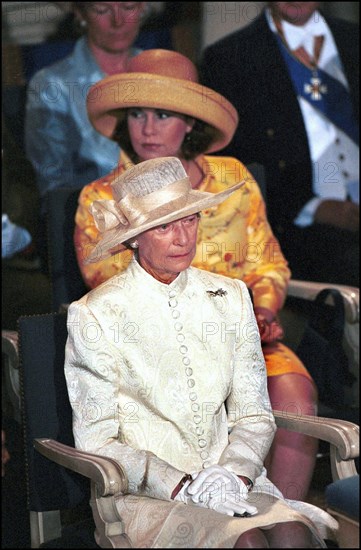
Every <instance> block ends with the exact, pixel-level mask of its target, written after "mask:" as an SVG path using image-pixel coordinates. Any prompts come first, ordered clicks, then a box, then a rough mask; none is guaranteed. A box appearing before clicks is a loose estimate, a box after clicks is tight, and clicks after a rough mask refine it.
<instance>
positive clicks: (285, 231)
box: [201, 2, 359, 286]
mask: <svg viewBox="0 0 361 550" xmlns="http://www.w3.org/2000/svg"><path fill="white" fill-rule="evenodd" d="M321 4H322V3H320V2H268V3H267V6H266V9H265V10H264V11H263V13H262V14H261V15H260V16H259V17H258V18H257V19H256V20H255V21H253V22H252V23H251V24H249V25H248V26H247V27H246V28H244V29H242V30H240V31H237V32H235V33H233V34H231V35H229V36H226V37H225V38H223V39H221V40H220V41H218V42H216V43H215V44H212V45H211V46H209V47H208V48H206V50H205V51H204V53H203V58H202V62H201V80H202V82H203V83H204V84H205V85H206V86H208V87H211V88H213V89H214V90H216V91H218V92H219V93H221V94H223V95H224V96H225V97H226V98H227V99H229V100H230V101H231V102H232V103H233V104H234V106H235V107H236V109H237V111H238V113H239V125H238V128H237V130H236V133H235V135H234V138H233V140H232V142H231V143H230V144H229V146H227V148H226V149H225V150H224V154H230V155H232V156H236V157H238V158H241V159H242V160H243V162H245V163H251V162H258V163H260V164H262V165H263V166H264V167H265V171H266V190H267V195H266V204H267V213H268V218H269V221H270V223H271V226H272V228H273V231H274V233H275V235H276V237H277V238H278V240H279V242H280V244H281V248H282V251H283V253H284V254H285V256H286V258H287V260H288V262H289V266H290V269H291V271H292V276H293V278H295V279H306V280H314V281H321V282H330V283H339V284H350V285H353V286H359V196H358V188H359V99H358V96H359V27H358V25H356V24H353V23H349V22H346V21H343V20H337V19H331V18H330V19H329V18H324V17H323V16H322V15H321V13H320V12H319V11H318V9H319V7H320V5H321Z"/></svg>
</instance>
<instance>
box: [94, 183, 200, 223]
mask: <svg viewBox="0 0 361 550" xmlns="http://www.w3.org/2000/svg"><path fill="white" fill-rule="evenodd" d="M190 190H191V184H190V181H189V178H184V179H181V180H178V181H176V182H174V183H171V184H169V185H167V186H165V187H163V188H162V189H159V190H156V191H153V192H152V193H149V194H148V195H144V196H141V197H137V196H135V195H133V194H132V193H129V194H128V195H126V196H125V197H124V198H123V199H122V200H120V201H119V202H116V201H115V200H96V201H94V202H93V203H92V205H91V206H90V211H91V214H92V215H93V217H94V222H95V225H96V227H97V229H98V230H99V231H100V232H101V233H104V232H106V231H109V230H110V229H113V230H114V229H116V228H119V229H122V228H123V229H125V228H126V227H129V226H130V225H134V224H135V222H137V223H136V225H137V226H138V225H140V224H142V223H144V222H145V221H147V220H150V219H151V218H152V214H153V213H154V210H156V209H159V208H161V207H162V206H164V205H169V203H172V208H171V210H170V209H169V210H170V211H169V212H168V214H171V213H172V211H174V210H177V209H178V208H182V207H183V206H185V205H186V204H187V197H188V194H189V191H190Z"/></svg>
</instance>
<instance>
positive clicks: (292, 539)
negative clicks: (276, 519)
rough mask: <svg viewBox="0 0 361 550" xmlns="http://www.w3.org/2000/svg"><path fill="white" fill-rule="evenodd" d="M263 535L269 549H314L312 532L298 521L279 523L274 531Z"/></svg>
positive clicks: (270, 530) (268, 531)
mask: <svg viewBox="0 0 361 550" xmlns="http://www.w3.org/2000/svg"><path fill="white" fill-rule="evenodd" d="M263 533H264V535H265V537H266V539H267V541H268V543H269V548H312V535H311V532H310V530H309V529H308V528H307V527H306V525H303V523H298V522H297V521H289V522H285V523H277V525H275V526H274V527H273V528H272V529H269V530H264V531H263ZM266 548H267V547H266Z"/></svg>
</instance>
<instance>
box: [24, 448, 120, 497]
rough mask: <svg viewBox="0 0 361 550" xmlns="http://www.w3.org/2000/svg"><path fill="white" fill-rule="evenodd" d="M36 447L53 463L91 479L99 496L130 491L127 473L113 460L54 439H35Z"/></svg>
mask: <svg viewBox="0 0 361 550" xmlns="http://www.w3.org/2000/svg"><path fill="white" fill-rule="evenodd" d="M34 447H35V449H36V450H37V451H38V452H39V453H41V454H42V455H44V456H46V457H47V458H49V459H50V460H52V461H53V462H56V463H57V464H60V465H61V466H65V467H66V468H69V469H70V470H72V471H74V472H77V473H79V474H81V475H83V476H85V477H88V478H89V479H91V480H92V481H93V482H94V483H95V484H96V486H97V495H98V496H101V497H102V496H104V497H105V496H108V495H115V494H118V493H127V491H128V480H127V477H126V475H125V472H124V470H123V468H122V467H121V466H120V464H118V462H116V461H115V460H113V459H112V458H108V457H105V456H99V455H96V454H92V453H88V452H85V451H80V450H79V449H75V448H74V447H69V446H68V445H64V444H63V443H59V442H58V441H55V440H54V439H35V440H34Z"/></svg>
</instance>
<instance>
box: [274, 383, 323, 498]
mask: <svg viewBox="0 0 361 550" xmlns="http://www.w3.org/2000/svg"><path fill="white" fill-rule="evenodd" d="M268 391H269V396H270V400H271V404H272V408H273V409H277V410H280V411H283V412H284V413H287V412H289V413H293V414H304V415H315V414H317V391H316V389H315V386H314V384H313V382H311V381H310V380H309V379H308V378H306V377H305V376H303V375H301V374H294V373H292V374H281V375H278V376H269V377H268ZM317 449H318V441H317V439H315V438H313V437H309V436H305V435H302V434H298V433H293V432H290V431H288V430H284V429H282V428H280V429H278V430H277V432H276V435H275V438H274V440H273V443H272V447H271V449H270V452H269V454H268V456H267V458H266V461H265V466H266V468H267V475H268V478H269V479H270V480H271V481H272V482H273V483H274V484H275V485H276V487H278V488H279V489H280V491H281V492H282V493H283V495H284V497H285V498H291V499H296V500H305V498H306V496H307V493H308V490H309V487H310V483H311V479H312V475H313V470H314V467H315V462H316V454H317Z"/></svg>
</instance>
